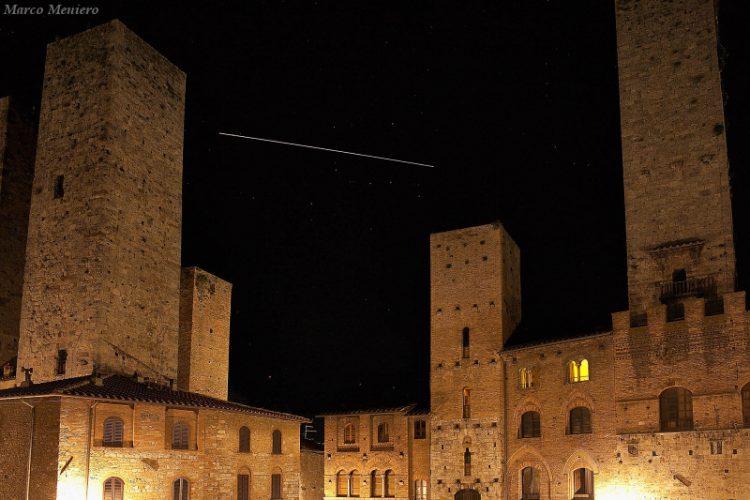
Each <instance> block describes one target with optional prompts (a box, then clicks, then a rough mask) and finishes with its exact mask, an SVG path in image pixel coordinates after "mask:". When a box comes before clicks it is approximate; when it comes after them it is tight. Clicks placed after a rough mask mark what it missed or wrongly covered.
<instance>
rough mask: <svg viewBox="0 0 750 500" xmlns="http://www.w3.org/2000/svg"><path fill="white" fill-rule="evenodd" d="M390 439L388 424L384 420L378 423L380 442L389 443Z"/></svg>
mask: <svg viewBox="0 0 750 500" xmlns="http://www.w3.org/2000/svg"><path fill="white" fill-rule="evenodd" d="M389 440H390V436H389V435H388V424H387V423H385V422H383V423H382V424H379V425H378V443H387V442H388V441H389Z"/></svg>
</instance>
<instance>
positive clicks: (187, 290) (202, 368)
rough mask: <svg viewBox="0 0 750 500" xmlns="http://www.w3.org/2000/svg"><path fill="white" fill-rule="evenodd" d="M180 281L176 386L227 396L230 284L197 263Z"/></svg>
mask: <svg viewBox="0 0 750 500" xmlns="http://www.w3.org/2000/svg"><path fill="white" fill-rule="evenodd" d="M180 281H181V286H180V288H181V291H180V344H179V364H178V370H177V371H178V375H177V385H178V388H179V389H181V390H183V391H190V392H197V393H199V394H204V395H206V396H211V397H214V398H219V399H227V393H228V386H229V320H230V316H231V313H232V284H231V283H229V282H227V281H224V280H222V279H220V278H217V277H216V276H214V275H212V274H210V273H207V272H206V271H204V270H203V269H199V268H197V267H185V268H183V269H182V278H181V280H180Z"/></svg>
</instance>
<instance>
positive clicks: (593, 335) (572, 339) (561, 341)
mask: <svg viewBox="0 0 750 500" xmlns="http://www.w3.org/2000/svg"><path fill="white" fill-rule="evenodd" d="M612 333H613V332H612V331H607V332H598V333H590V334H587V335H581V336H579V337H568V338H564V339H558V340H550V341H545V340H542V341H540V342H535V343H529V344H521V345H518V346H513V347H508V348H505V349H502V350H499V351H497V352H498V354H500V355H501V356H502V355H503V354H505V353H509V352H515V351H522V350H524V349H533V348H535V347H544V346H552V345H557V344H565V343H567V342H575V341H577V340H588V339H595V338H598V337H610V336H612Z"/></svg>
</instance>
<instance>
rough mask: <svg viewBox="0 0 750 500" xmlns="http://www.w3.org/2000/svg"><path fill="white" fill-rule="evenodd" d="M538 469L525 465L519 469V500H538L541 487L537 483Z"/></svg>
mask: <svg viewBox="0 0 750 500" xmlns="http://www.w3.org/2000/svg"><path fill="white" fill-rule="evenodd" d="M539 483H540V481H539V471H538V470H537V469H535V468H534V467H526V468H525V469H523V470H522V471H521V500H539V499H540V498H541V496H540V495H541V493H540V492H541V487H540V485H539Z"/></svg>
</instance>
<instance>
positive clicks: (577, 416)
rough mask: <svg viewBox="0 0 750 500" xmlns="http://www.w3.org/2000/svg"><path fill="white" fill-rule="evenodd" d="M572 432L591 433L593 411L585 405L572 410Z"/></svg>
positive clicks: (570, 430) (570, 427) (569, 428)
mask: <svg viewBox="0 0 750 500" xmlns="http://www.w3.org/2000/svg"><path fill="white" fill-rule="evenodd" d="M568 430H569V433H570V434H591V411H589V409H588V408H586V407H583V406H578V407H576V408H573V409H572V410H570V425H569V426H568Z"/></svg>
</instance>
